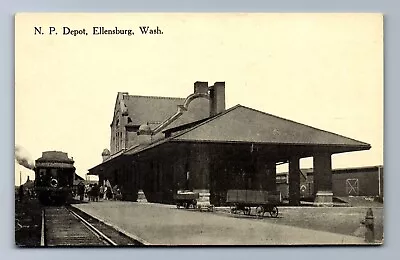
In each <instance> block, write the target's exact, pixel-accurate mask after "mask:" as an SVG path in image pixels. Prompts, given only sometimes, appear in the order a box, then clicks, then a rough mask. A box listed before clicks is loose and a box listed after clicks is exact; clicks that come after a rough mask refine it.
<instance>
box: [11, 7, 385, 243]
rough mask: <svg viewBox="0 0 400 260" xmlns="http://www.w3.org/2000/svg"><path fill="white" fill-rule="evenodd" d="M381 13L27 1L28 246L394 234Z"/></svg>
mask: <svg viewBox="0 0 400 260" xmlns="http://www.w3.org/2000/svg"><path fill="white" fill-rule="evenodd" d="M383 75H384V73H383V15H382V14H379V13H368V14H367V13H365V14H363V13H357V14H356V13H354V14H352V13H324V14H322V13H321V14H319V13H304V14H302V13H17V14H16V15H15V244H16V246H18V247H115V246H117V247H123V246H130V247H139V246H214V245H220V246H221V245H222V246H238V245H250V246H253V245H257V246H281V245H381V244H383V241H384V232H383V226H384V225H383V222H384V221H383V218H384V216H383V212H384V207H383V204H384V185H383V183H384V174H383V172H384V166H383V132H384V130H383V129H384V128H383V91H384V87H383Z"/></svg>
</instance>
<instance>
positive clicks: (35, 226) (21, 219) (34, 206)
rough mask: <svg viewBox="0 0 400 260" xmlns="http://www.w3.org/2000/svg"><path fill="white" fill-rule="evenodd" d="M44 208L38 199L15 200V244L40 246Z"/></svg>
mask: <svg viewBox="0 0 400 260" xmlns="http://www.w3.org/2000/svg"><path fill="white" fill-rule="evenodd" d="M41 214H42V208H41V206H40V204H39V202H38V201H37V200H36V199H29V198H25V199H24V200H23V201H22V202H20V201H17V200H16V201H15V244H16V245H17V246H20V247H37V246H40V235H41V233H40V232H41V220H42V215H41Z"/></svg>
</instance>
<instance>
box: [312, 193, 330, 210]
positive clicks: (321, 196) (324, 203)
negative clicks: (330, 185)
mask: <svg viewBox="0 0 400 260" xmlns="http://www.w3.org/2000/svg"><path fill="white" fill-rule="evenodd" d="M314 206H319V207H333V192H332V191H318V192H317V194H316V195H315V200H314Z"/></svg>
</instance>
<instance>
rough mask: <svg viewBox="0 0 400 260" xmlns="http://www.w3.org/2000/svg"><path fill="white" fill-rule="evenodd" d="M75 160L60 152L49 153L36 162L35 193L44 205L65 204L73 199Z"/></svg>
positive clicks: (45, 153) (44, 153)
mask: <svg viewBox="0 0 400 260" xmlns="http://www.w3.org/2000/svg"><path fill="white" fill-rule="evenodd" d="M74 176H75V167H74V160H73V159H72V158H68V154H67V153H64V152H60V151H47V152H43V153H42V157H40V158H39V159H37V160H36V161H35V192H36V194H37V196H38V199H39V201H40V202H41V203H42V204H45V205H47V204H64V203H66V202H67V201H68V200H69V199H70V198H71V197H72V189H73V183H74Z"/></svg>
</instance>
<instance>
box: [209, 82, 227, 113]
mask: <svg viewBox="0 0 400 260" xmlns="http://www.w3.org/2000/svg"><path fill="white" fill-rule="evenodd" d="M209 91H210V116H214V115H216V114H219V113H221V112H222V111H224V110H225V82H215V83H214V86H210V88H209Z"/></svg>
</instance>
